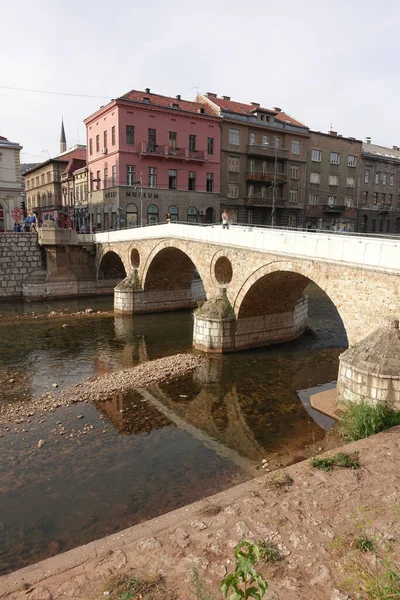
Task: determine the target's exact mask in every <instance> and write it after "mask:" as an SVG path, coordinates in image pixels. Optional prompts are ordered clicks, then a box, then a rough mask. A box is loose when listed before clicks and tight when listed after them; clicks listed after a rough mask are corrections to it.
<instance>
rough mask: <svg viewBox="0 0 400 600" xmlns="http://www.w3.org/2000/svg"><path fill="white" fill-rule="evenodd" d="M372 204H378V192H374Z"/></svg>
mask: <svg viewBox="0 0 400 600" xmlns="http://www.w3.org/2000/svg"><path fill="white" fill-rule="evenodd" d="M373 203H374V204H377V203H378V192H374V199H373Z"/></svg>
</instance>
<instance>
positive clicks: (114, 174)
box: [112, 165, 117, 186]
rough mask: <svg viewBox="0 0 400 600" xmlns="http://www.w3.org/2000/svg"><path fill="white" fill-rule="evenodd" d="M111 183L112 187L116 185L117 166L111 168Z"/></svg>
mask: <svg viewBox="0 0 400 600" xmlns="http://www.w3.org/2000/svg"><path fill="white" fill-rule="evenodd" d="M112 182H113V185H114V186H115V185H117V165H113V166H112Z"/></svg>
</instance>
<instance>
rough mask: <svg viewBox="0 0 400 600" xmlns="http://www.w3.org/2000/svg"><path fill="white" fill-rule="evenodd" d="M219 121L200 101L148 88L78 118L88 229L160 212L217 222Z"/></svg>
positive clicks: (153, 217)
mask: <svg viewBox="0 0 400 600" xmlns="http://www.w3.org/2000/svg"><path fill="white" fill-rule="evenodd" d="M220 121H221V119H220V117H218V116H216V115H215V114H213V111H212V109H211V108H209V107H208V106H204V105H203V104H200V103H197V102H189V101H187V100H182V99H181V97H180V96H176V98H169V97H167V96H160V95H159V94H152V93H151V92H150V90H149V89H148V88H147V89H146V90H145V91H144V92H140V91H136V90H132V91H131V92H129V93H127V94H125V95H124V96H121V97H120V98H117V99H116V100H112V101H111V102H109V103H108V104H107V105H106V106H103V107H102V108H100V109H99V110H98V111H97V112H96V113H94V114H93V115H91V116H90V117H88V118H87V119H85V121H84V122H85V125H86V130H87V150H88V159H87V162H88V169H89V176H90V178H91V181H89V194H90V204H91V209H92V211H93V223H94V224H95V226H96V228H98V229H108V228H109V227H113V228H114V229H116V228H119V227H124V226H128V227H132V226H136V225H138V224H143V225H146V224H152V223H158V222H161V223H162V222H164V219H165V215H166V213H167V212H170V213H171V216H172V219H173V220H179V221H184V222H186V221H188V222H192V223H201V222H209V223H211V222H215V221H216V220H218V219H219V189H220V150H221V130H220ZM90 191H91V192H92V193H90Z"/></svg>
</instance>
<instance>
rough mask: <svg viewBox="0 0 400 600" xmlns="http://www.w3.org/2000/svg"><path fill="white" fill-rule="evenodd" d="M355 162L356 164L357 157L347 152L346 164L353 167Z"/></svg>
mask: <svg viewBox="0 0 400 600" xmlns="http://www.w3.org/2000/svg"><path fill="white" fill-rule="evenodd" d="M356 164H357V157H356V156H353V155H352V154H349V156H348V157H347V166H348V167H355V166H356Z"/></svg>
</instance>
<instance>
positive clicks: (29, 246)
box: [0, 233, 42, 299]
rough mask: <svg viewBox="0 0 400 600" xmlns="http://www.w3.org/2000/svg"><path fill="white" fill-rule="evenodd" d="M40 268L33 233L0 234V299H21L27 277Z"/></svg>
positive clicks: (38, 251) (37, 247) (39, 255)
mask: <svg viewBox="0 0 400 600" xmlns="http://www.w3.org/2000/svg"><path fill="white" fill-rule="evenodd" d="M41 268H42V255H41V251H40V247H39V245H38V243H37V239H36V234H34V233H0V299H1V298H21V297H22V287H23V284H24V281H25V279H26V278H27V277H28V275H29V274H30V273H31V272H33V271H35V270H37V269H41Z"/></svg>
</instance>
